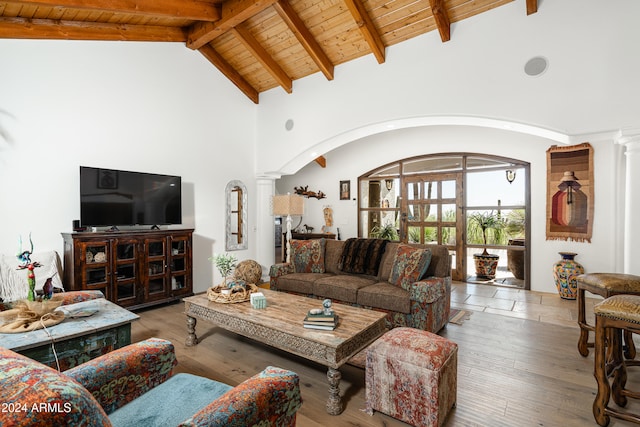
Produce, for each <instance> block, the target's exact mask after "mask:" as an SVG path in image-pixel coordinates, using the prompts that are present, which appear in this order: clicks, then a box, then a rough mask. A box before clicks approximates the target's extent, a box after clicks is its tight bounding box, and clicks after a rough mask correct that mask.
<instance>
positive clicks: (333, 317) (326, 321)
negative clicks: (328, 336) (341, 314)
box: [302, 312, 338, 331]
mask: <svg viewBox="0 0 640 427" xmlns="http://www.w3.org/2000/svg"><path fill="white" fill-rule="evenodd" d="M302 325H303V326H304V327H305V328H309V329H322V330H325V331H333V330H334V329H335V328H336V326H338V315H337V314H336V313H335V312H334V313H332V314H324V313H321V314H310V313H308V314H307V316H306V317H305V318H304V321H303V322H302Z"/></svg>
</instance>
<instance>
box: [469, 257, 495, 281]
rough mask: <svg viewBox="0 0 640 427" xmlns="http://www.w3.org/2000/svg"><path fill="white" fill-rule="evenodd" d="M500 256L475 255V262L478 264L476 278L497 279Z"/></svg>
mask: <svg viewBox="0 0 640 427" xmlns="http://www.w3.org/2000/svg"><path fill="white" fill-rule="evenodd" d="M498 259H500V257H499V256H498V255H493V254H474V255H473V260H474V261H475V264H476V276H478V277H484V278H486V279H495V277H496V269H497V268H498Z"/></svg>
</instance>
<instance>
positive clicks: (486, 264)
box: [467, 211, 505, 279]
mask: <svg viewBox="0 0 640 427" xmlns="http://www.w3.org/2000/svg"><path fill="white" fill-rule="evenodd" d="M467 224H468V232H469V238H470V241H475V242H479V241H480V239H482V240H481V241H482V243H483V244H484V245H485V248H484V250H483V251H482V253H480V254H474V255H473V259H474V261H475V265H476V276H478V277H484V278H487V279H494V278H495V277H496V269H497V267H498V259H499V258H500V256H499V255H496V254H490V253H489V252H488V251H487V248H486V245H487V244H488V242H489V237H491V238H492V240H493V241H494V242H500V241H502V240H503V239H504V233H503V231H504V226H505V221H504V219H502V218H501V216H500V214H497V213H495V212H494V211H491V212H487V211H484V212H475V213H473V214H471V215H469V217H468V218H467Z"/></svg>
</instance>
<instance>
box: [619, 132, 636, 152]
mask: <svg viewBox="0 0 640 427" xmlns="http://www.w3.org/2000/svg"><path fill="white" fill-rule="evenodd" d="M615 142H616V144H620V145H626V146H627V148H631V147H633V148H634V149H636V148H637V145H638V143H640V128H626V129H620V130H619V131H618V134H617V135H616V137H615Z"/></svg>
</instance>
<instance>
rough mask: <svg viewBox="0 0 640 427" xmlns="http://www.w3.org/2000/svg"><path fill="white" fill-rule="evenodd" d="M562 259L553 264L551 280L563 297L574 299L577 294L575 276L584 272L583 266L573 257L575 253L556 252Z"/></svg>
mask: <svg viewBox="0 0 640 427" xmlns="http://www.w3.org/2000/svg"><path fill="white" fill-rule="evenodd" d="M558 253H559V254H560V256H561V257H562V259H560V260H559V261H558V262H556V263H555V264H554V265H553V280H554V281H555V283H556V289H558V293H559V294H560V298H563V299H576V297H577V295H578V282H577V281H576V277H578V276H579V275H580V274H583V273H584V267H583V266H582V264H580V263H579V262H577V261H576V260H575V259H574V258H575V257H576V255H578V254H577V253H574V252H558Z"/></svg>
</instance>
